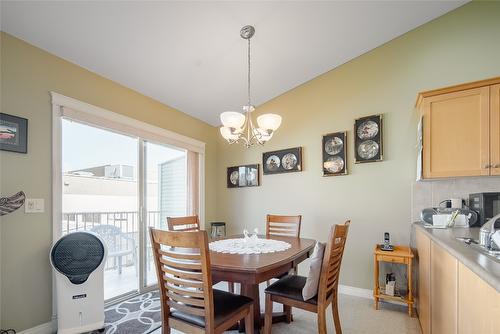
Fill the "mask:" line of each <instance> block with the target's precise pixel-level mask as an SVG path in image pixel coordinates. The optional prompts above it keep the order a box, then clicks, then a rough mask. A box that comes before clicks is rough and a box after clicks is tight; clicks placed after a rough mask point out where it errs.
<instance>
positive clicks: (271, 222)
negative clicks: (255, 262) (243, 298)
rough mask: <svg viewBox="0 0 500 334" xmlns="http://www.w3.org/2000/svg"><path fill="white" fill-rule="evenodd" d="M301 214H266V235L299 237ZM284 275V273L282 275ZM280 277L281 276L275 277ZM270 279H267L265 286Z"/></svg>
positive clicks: (268, 283) (294, 269)
mask: <svg viewBox="0 0 500 334" xmlns="http://www.w3.org/2000/svg"><path fill="white" fill-rule="evenodd" d="M301 222H302V216H301V215H298V216H277V215H267V221H266V237H269V236H281V237H295V238H300V224H301ZM292 273H294V274H297V267H296V266H295V267H294V268H293V269H292ZM283 276H286V275H283ZM283 276H282V277H283ZM277 278H281V277H277ZM270 284H271V281H267V286H269V285H270Z"/></svg>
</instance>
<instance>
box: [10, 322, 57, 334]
mask: <svg viewBox="0 0 500 334" xmlns="http://www.w3.org/2000/svg"><path fill="white" fill-rule="evenodd" d="M56 327H57V326H56V321H55V320H54V321H50V322H46V323H44V324H41V325H38V326H36V327H32V328H28V329H26V330H24V331H22V332H19V333H17V334H53V333H55V332H56V331H57V330H56Z"/></svg>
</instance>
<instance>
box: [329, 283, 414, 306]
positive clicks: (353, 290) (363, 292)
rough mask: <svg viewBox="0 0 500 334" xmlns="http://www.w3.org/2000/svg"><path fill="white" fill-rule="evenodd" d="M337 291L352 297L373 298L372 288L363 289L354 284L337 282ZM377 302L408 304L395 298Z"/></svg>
mask: <svg viewBox="0 0 500 334" xmlns="http://www.w3.org/2000/svg"><path fill="white" fill-rule="evenodd" d="M339 293H340V294H343V295H347V296H354V297H360V298H366V299H371V300H373V290H370V289H363V288H357V287H355V286H349V285H342V284H339ZM379 302H384V303H389V304H395V305H404V306H408V305H407V304H406V303H403V302H399V301H397V300H389V299H380V300H379Z"/></svg>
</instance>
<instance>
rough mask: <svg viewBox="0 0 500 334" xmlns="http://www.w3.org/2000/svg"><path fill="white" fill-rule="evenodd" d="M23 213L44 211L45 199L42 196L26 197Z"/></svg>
mask: <svg viewBox="0 0 500 334" xmlns="http://www.w3.org/2000/svg"><path fill="white" fill-rule="evenodd" d="M24 212H25V213H42V212H45V200H44V199H43V198H26V201H25V202H24Z"/></svg>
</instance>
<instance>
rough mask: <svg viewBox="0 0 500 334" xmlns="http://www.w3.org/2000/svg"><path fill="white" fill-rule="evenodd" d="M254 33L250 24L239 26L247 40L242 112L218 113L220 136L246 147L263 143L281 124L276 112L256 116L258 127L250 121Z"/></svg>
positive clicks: (241, 33)
mask: <svg viewBox="0 0 500 334" xmlns="http://www.w3.org/2000/svg"><path fill="white" fill-rule="evenodd" d="M254 34H255V28H254V27H252V26H244V27H243V28H241V31H240V36H241V38H243V39H246V40H247V41H248V104H247V105H245V106H243V113H240V112H237V111H226V112H223V113H222V114H220V120H221V122H222V126H221V128H220V134H221V135H222V137H224V139H226V140H227V141H228V142H229V144H234V143H242V144H243V145H245V146H246V147H247V148H248V147H251V146H253V145H255V144H259V145H264V144H265V143H266V142H267V141H269V139H271V138H272V136H273V134H274V131H276V130H277V129H278V128H279V126H280V125H281V116H280V115H276V114H263V115H260V116H259V117H257V124H258V126H259V127H258V128H256V127H255V126H254V125H253V122H252V117H251V114H252V112H253V111H254V110H255V107H254V106H253V105H252V103H251V101H250V39H251V38H252V36H253V35H254Z"/></svg>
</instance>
